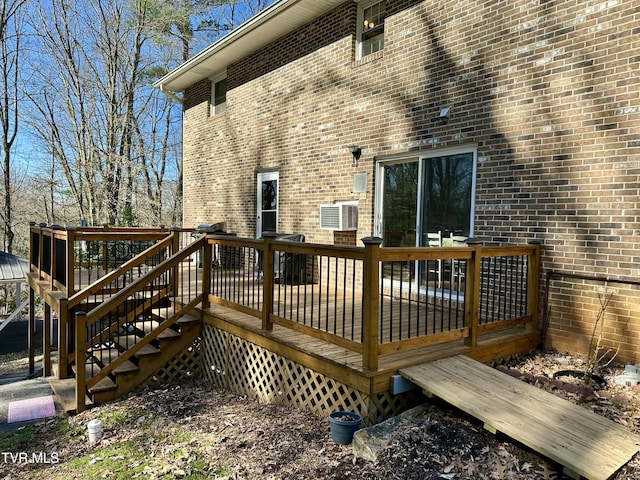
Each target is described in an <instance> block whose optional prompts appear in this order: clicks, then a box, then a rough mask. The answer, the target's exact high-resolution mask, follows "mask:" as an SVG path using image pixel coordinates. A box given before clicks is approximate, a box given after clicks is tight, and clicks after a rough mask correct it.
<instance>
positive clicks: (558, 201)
mask: <svg viewBox="0 0 640 480" xmlns="http://www.w3.org/2000/svg"><path fill="white" fill-rule="evenodd" d="M373 3H374V4H375V3H376V2H373ZM370 4H372V2H368V3H365V2H361V3H357V2H354V1H339V0H279V1H277V2H276V3H275V4H274V5H272V6H271V7H269V8H268V9H267V10H266V11H265V12H263V13H262V14H260V15H258V16H257V17H255V18H254V19H252V20H250V21H249V22H248V23H247V24H245V25H243V26H242V27H240V28H239V29H238V30H236V31H235V33H234V34H231V35H229V36H228V37H226V38H225V39H222V40H220V41H219V42H217V43H216V44H214V45H212V46H211V47H210V49H209V50H207V51H205V52H203V53H202V54H199V55H198V56H196V57H194V58H193V59H192V60H190V61H189V62H187V63H186V64H185V65H183V66H181V67H180V68H178V69H176V70H175V71H174V72H171V73H170V74H169V75H167V76H166V77H165V78H163V79H161V80H160V81H159V82H158V83H157V86H159V87H161V88H163V89H164V90H166V91H173V92H182V96H183V105H184V224H185V226H196V225H198V224H200V223H205V222H219V221H225V222H227V226H228V230H229V231H232V232H236V233H237V234H239V235H241V236H250V237H253V236H255V235H256V234H257V233H259V228H258V225H257V216H258V213H259V212H258V206H257V202H258V199H257V196H258V194H257V191H258V190H257V178H258V175H260V174H261V173H268V172H277V175H278V202H277V229H278V231H281V232H289V233H302V234H304V235H305V236H306V240H307V241H308V242H315V243H330V244H331V243H341V244H345V243H346V244H353V245H359V244H360V245H361V243H360V241H359V239H360V238H362V237H366V236H370V235H379V234H380V233H381V231H380V229H381V227H380V223H379V222H380V218H379V208H380V202H381V201H382V200H380V198H379V197H380V194H379V191H380V188H381V187H380V186H381V184H382V182H383V180H382V178H379V177H380V175H381V172H383V170H381V166H383V165H394V164H396V163H398V162H406V161H410V160H412V161H415V160H417V159H419V158H425V159H429V158H433V157H434V156H448V155H456V154H459V153H460V152H462V153H465V154H469V155H471V157H469V158H473V164H474V178H473V180H474V185H473V189H472V197H473V198H472V204H471V216H472V221H471V226H470V228H469V229H468V232H466V233H468V234H469V235H472V236H473V237H475V238H478V239H480V240H482V241H483V242H486V243H490V244H518V243H526V242H529V241H532V240H537V241H539V242H540V243H541V244H542V271H543V276H544V278H543V279H542V280H543V281H542V285H543V291H542V292H541V300H543V302H542V303H543V305H541V307H540V308H541V310H543V318H544V321H545V328H546V332H545V333H546V335H545V341H546V345H547V347H551V348H556V349H558V350H559V351H562V352H565V351H569V352H575V353H586V352H587V351H588V350H589V348H590V345H591V342H592V339H593V338H595V337H598V336H600V331H599V329H597V330H596V335H595V337H594V334H593V332H594V320H595V318H596V315H597V312H598V309H599V307H600V301H601V300H602V299H603V298H605V296H607V295H609V294H611V300H610V304H609V305H608V307H607V311H606V315H605V321H604V323H603V325H604V328H603V331H602V336H603V339H604V345H605V347H606V349H611V350H612V351H616V350H619V351H618V353H617V360H620V361H626V362H633V363H640V301H639V300H640V295H639V292H638V290H639V286H640V275H639V274H640V266H639V265H638V259H639V258H640V247H639V246H638V244H639V241H640V181H639V180H640V35H639V34H640V6H639V5H638V3H637V2H634V1H632V0H610V1H607V0H566V1H561V2H559V1H548V0H514V1H501V0H492V1H489V2H476V1H458V0H448V1H446V2H435V1H433V0H420V1H418V0H387V1H386V5H385V7H386V12H385V17H384V44H383V47H382V48H381V49H379V50H378V51H376V52H374V53H371V54H368V55H366V54H360V53H359V43H360V42H364V40H362V39H363V38H364V37H363V36H362V35H363V34H362V32H361V31H360V29H359V28H358V24H359V22H360V21H361V16H360V15H361V13H359V9H362V8H365V7H366V6H367V5H370ZM365 15H366V14H365ZM244 40H246V42H245V43H242V42H243V41H244ZM225 72H226V109H225V110H224V111H223V112H221V113H215V114H212V98H213V96H212V89H213V88H214V85H215V82H216V81H217V78H221V75H222V76H223V77H224V74H225ZM213 103H215V100H214V101H213ZM447 108H450V111H449V113H448V115H446V111H443V109H447ZM349 145H357V146H359V147H360V148H361V149H362V156H361V157H360V158H359V160H358V162H357V164H355V162H354V158H353V156H352V154H351V153H350V151H349V148H348V146H349ZM359 174H366V177H365V176H362V175H359ZM365 178H366V188H365V190H366V191H364V192H362V191H360V189H357V188H354V187H355V183H356V182H355V181H356V180H359V181H362V180H363V179H365ZM377 192H378V193H377ZM336 202H352V203H356V204H357V206H358V227H357V230H356V231H347V232H333V231H329V230H322V229H320V228H319V225H320V213H319V206H320V205H321V204H332V203H336ZM602 351H604V350H602ZM602 351H601V352H602Z"/></svg>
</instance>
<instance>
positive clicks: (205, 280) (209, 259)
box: [201, 235, 213, 308]
mask: <svg viewBox="0 0 640 480" xmlns="http://www.w3.org/2000/svg"><path fill="white" fill-rule="evenodd" d="M201 248H202V254H201V258H202V308H209V306H210V302H209V295H210V294H211V265H212V263H213V245H212V244H211V243H209V237H208V235H204V236H203V240H202V247H201Z"/></svg>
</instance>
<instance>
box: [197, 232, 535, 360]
mask: <svg viewBox="0 0 640 480" xmlns="http://www.w3.org/2000/svg"><path fill="white" fill-rule="evenodd" d="M208 241H209V244H210V245H211V246H212V248H213V250H214V251H217V252H223V253H224V252H226V254H224V255H223V253H218V254H213V255H212V257H213V258H214V260H213V262H212V274H211V290H210V301H211V302H213V303H217V304H221V305H224V306H227V307H230V308H233V309H236V310H240V311H243V312H245V313H248V314H250V315H253V316H255V317H256V318H257V319H258V318H259V319H261V322H262V328H263V329H265V330H270V329H272V328H273V325H280V326H282V327H285V328H289V329H292V330H296V331H298V332H302V333H305V334H307V335H309V336H313V337H316V338H319V339H322V340H325V341H327V342H329V343H332V344H335V345H339V346H342V347H345V348H348V349H350V350H352V351H354V352H357V353H359V354H361V355H362V359H363V366H364V367H365V368H367V369H370V370H376V369H377V368H378V359H379V356H381V355H386V354H390V353H394V352H399V351H404V350H411V349H416V348H420V347H422V346H426V345H432V344H436V343H444V342H448V341H452V340H456V339H459V340H460V341H463V342H464V343H465V344H467V345H471V346H474V345H477V342H478V335H479V334H480V333H482V332H485V331H489V330H495V329H500V328H508V327H512V326H514V325H518V324H528V328H530V329H531V330H536V329H537V328H538V325H537V292H538V286H539V284H538V277H539V265H538V263H539V246H538V245H526V246H514V247H484V246H482V245H481V244H479V243H474V242H471V243H470V244H469V245H468V246H466V247H444V248H433V247H428V248H380V244H381V242H380V240H379V239H376V238H368V239H364V240H363V242H364V244H365V246H364V247H345V246H332V245H319V244H308V243H296V242H288V241H282V240H277V239H276V237H275V235H265V239H264V240H263V241H260V240H255V239H242V238H237V237H233V238H230V237H221V236H215V235H214V236H210V237H209V240H208ZM225 249H226V250H225ZM216 258H219V260H216Z"/></svg>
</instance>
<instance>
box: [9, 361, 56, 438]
mask: <svg viewBox="0 0 640 480" xmlns="http://www.w3.org/2000/svg"><path fill="white" fill-rule="evenodd" d="M36 373H37V372H36ZM51 394H52V392H51V385H49V379H48V378H44V377H42V376H39V377H36V378H28V372H26V371H25V372H19V373H11V374H8V375H3V376H0V433H6V432H12V431H14V430H18V429H19V428H20V427H23V426H25V425H33V424H35V423H38V422H41V421H43V420H44V419H37V420H29V421H26V422H15V423H7V419H8V415H9V403H11V402H15V401H18V400H27V399H29V398H38V397H45V396H47V395H51Z"/></svg>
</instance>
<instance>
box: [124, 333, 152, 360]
mask: <svg viewBox="0 0 640 480" xmlns="http://www.w3.org/2000/svg"><path fill="white" fill-rule="evenodd" d="M140 340H141V338H140V337H138V336H137V335H120V336H118V337H113V341H114V342H116V343H117V344H118V345H120V346H121V347H122V349H123V350H128V349H129V348H131V347H133V346H134V345H135V344H136V343H138V341H140ZM158 353H160V350H159V349H157V348H156V347H154V346H153V345H149V344H147V345H145V346H144V347H142V348H141V349H140V350H138V351H137V352H136V355H137V356H140V357H141V356H145V355H156V354H158Z"/></svg>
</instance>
